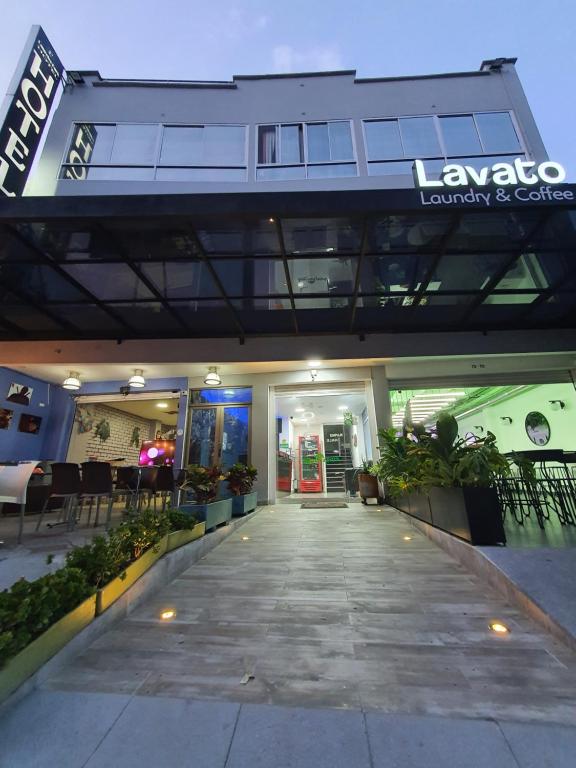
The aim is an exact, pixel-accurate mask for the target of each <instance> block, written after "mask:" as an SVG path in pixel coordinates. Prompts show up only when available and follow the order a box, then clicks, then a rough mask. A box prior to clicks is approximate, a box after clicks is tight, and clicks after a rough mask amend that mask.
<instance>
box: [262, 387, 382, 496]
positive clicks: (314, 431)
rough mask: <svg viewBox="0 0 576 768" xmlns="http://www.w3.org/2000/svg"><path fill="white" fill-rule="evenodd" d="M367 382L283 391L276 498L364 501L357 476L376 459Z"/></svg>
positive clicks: (278, 396)
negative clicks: (373, 453)
mask: <svg viewBox="0 0 576 768" xmlns="http://www.w3.org/2000/svg"><path fill="white" fill-rule="evenodd" d="M366 403H367V399H366V391H365V383H364V382H351V383H346V384H338V385H336V384H334V385H326V384H311V385H304V386H302V385H300V386H296V387H278V388H276V391H275V421H276V441H275V442H276V445H275V448H276V497H277V498H278V499H280V500H281V501H286V502H288V503H291V502H300V501H302V500H304V501H305V500H311V499H312V498H319V497H320V498H327V499H332V500H336V499H340V500H344V499H346V500H351V501H353V500H354V499H357V500H359V497H358V495H357V493H356V478H355V471H356V470H357V469H358V468H359V467H360V466H361V465H362V462H363V461H365V460H369V459H371V458H372V441H371V435H370V428H369V419H368V413H367V405H366Z"/></svg>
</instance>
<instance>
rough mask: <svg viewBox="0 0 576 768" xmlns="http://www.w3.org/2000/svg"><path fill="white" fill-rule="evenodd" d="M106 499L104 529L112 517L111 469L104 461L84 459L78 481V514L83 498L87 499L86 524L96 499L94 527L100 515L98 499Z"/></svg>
mask: <svg viewBox="0 0 576 768" xmlns="http://www.w3.org/2000/svg"><path fill="white" fill-rule="evenodd" d="M103 498H107V499H108V511H107V514H106V530H108V528H109V527H110V520H111V518H112V504H113V503H114V488H113V484H112V469H111V467H110V464H108V463H107V462H105V461H85V462H83V464H82V481H81V483H80V515H82V505H83V503H84V500H85V499H89V500H90V503H89V506H88V525H90V518H91V517H92V504H93V502H94V499H96V517H95V519H94V528H96V526H97V525H98V519H99V517H100V500H101V499H103Z"/></svg>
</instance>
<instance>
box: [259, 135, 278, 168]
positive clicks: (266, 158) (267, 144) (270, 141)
mask: <svg viewBox="0 0 576 768" xmlns="http://www.w3.org/2000/svg"><path fill="white" fill-rule="evenodd" d="M276 143H277V142H276V126H275V125H260V126H259V127H258V162H259V163H263V164H265V165H266V164H268V163H275V162H277V160H276V158H277V152H276V150H277V147H276Z"/></svg>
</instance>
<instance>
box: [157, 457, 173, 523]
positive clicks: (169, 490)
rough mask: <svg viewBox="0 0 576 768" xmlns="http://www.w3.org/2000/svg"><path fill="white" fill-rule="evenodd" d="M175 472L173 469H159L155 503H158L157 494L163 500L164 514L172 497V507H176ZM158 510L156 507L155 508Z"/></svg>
mask: <svg viewBox="0 0 576 768" xmlns="http://www.w3.org/2000/svg"><path fill="white" fill-rule="evenodd" d="M174 485H175V483H174V470H173V469H172V467H168V466H162V467H158V474H157V475H156V492H155V494H154V503H156V493H159V494H160V498H161V499H162V512H164V510H165V509H166V504H167V501H168V497H170V506H173V505H174V490H175V488H174ZM154 509H156V507H154Z"/></svg>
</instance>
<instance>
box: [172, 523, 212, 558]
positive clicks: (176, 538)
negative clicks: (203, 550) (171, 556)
mask: <svg viewBox="0 0 576 768" xmlns="http://www.w3.org/2000/svg"><path fill="white" fill-rule="evenodd" d="M205 533H206V523H196V525H195V526H194V528H192V529H191V530H189V531H174V532H173V533H169V534H168V536H167V537H166V552H172V550H173V549H178V548H179V547H183V546H184V545H185V544H189V543H190V542H191V541H196V539H200V538H201V537H202V536H204V534H205Z"/></svg>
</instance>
